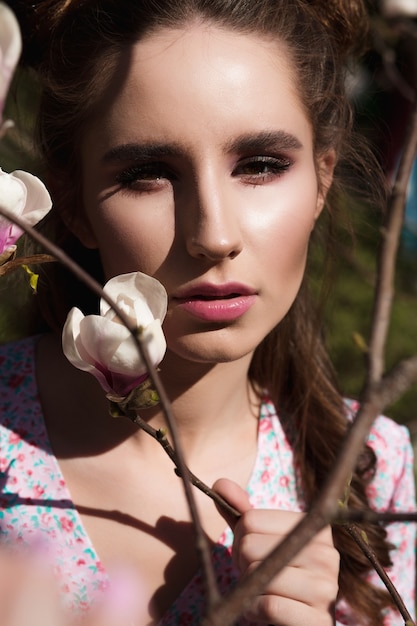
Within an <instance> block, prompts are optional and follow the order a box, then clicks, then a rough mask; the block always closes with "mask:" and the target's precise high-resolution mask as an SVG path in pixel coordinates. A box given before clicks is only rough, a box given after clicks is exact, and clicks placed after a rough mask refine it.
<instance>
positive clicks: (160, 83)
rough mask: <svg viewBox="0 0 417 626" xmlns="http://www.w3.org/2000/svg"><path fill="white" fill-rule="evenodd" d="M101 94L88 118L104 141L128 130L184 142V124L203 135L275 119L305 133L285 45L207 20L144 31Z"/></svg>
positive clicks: (242, 129)
mask: <svg viewBox="0 0 417 626" xmlns="http://www.w3.org/2000/svg"><path fill="white" fill-rule="evenodd" d="M108 94H109V96H108V97H107V98H106V99H105V101H104V102H103V104H102V106H101V107H100V109H99V111H98V116H97V117H96V120H95V122H93V124H92V128H96V129H97V128H100V137H102V139H103V140H105V136H106V135H109V134H115V133H116V134H118V135H122V136H119V137H118V141H125V142H129V141H130V139H131V138H130V137H129V133H131V132H132V131H133V132H134V133H135V134H136V133H137V134H139V136H142V135H150V136H152V139H158V140H161V141H162V140H164V139H165V138H166V136H167V135H169V136H170V139H172V140H175V141H178V140H181V139H182V140H184V141H186V138H185V134H186V133H185V131H186V129H187V128H189V127H190V125H191V123H194V125H197V126H198V125H199V123H200V133H201V137H202V140H204V136H205V135H207V136H208V135H210V138H213V137H216V136H217V137H219V138H220V137H222V139H223V140H226V139H227V138H226V137H224V133H225V130H226V129H227V131H228V132H230V135H231V137H232V135H233V133H238V134H242V132H245V131H251V130H253V131H254V132H259V131H264V130H265V129H269V127H271V126H273V127H275V126H276V125H277V124H278V125H279V126H282V125H284V126H286V125H290V126H291V127H292V130H295V129H298V132H300V133H309V132H310V124H309V120H308V116H307V115H306V113H305V110H304V106H303V104H302V101H301V98H300V96H299V94H298V91H297V82H296V80H295V70H294V68H293V66H292V61H291V58H290V55H289V53H288V51H287V49H286V47H285V45H284V44H283V43H281V42H279V41H272V40H271V39H270V38H266V37H263V36H261V35H258V34H255V33H254V34H242V33H238V32H236V31H232V30H228V29H225V28H221V27H219V26H215V25H212V24H191V25H188V26H187V27H184V28H181V29H171V28H163V29H160V30H157V31H155V32H152V33H151V34H148V35H147V36H146V37H144V38H143V39H141V40H140V41H139V42H137V43H136V44H135V45H133V46H132V47H131V48H130V49H129V50H128V51H126V53H125V55H124V57H123V61H122V63H121V67H120V74H119V77H118V81H117V85H116V84H115V88H114V89H110V90H109V91H108ZM173 135H175V137H174V136H173Z"/></svg>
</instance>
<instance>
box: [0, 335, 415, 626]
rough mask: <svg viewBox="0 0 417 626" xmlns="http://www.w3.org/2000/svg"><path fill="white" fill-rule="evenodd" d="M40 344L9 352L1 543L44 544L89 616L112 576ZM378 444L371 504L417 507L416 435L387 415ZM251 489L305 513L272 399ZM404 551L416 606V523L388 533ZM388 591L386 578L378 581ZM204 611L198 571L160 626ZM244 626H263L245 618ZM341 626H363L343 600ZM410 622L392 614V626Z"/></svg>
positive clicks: (404, 577)
mask: <svg viewBox="0 0 417 626" xmlns="http://www.w3.org/2000/svg"><path fill="white" fill-rule="evenodd" d="M36 340H37V338H36V337H31V338H27V339H23V340H21V341H18V342H14V343H11V344H7V345H5V346H0V541H2V542H4V543H7V544H13V545H17V544H26V545H34V546H41V547H42V549H43V550H47V552H48V554H49V556H50V559H51V562H52V563H53V564H54V569H55V571H56V574H57V576H58V580H59V581H60V585H61V589H62V595H63V598H64V600H65V604H66V605H67V606H68V607H70V608H71V609H72V610H73V611H74V612H77V613H82V612H84V611H88V610H89V609H90V608H91V606H92V605H93V604H94V603H95V602H97V601H99V600H100V597H102V595H103V592H104V590H105V589H106V588H107V587H108V585H109V574H108V573H107V572H106V570H105V568H104V567H103V565H102V563H101V561H100V557H99V555H98V554H97V553H96V551H95V549H94V546H93V545H92V542H91V540H90V538H89V536H88V534H87V532H86V530H85V528H84V527H83V523H82V521H81V518H80V515H79V513H78V511H77V509H76V508H75V506H74V503H73V502H72V499H71V494H70V493H69V491H68V488H67V486H66V484H65V480H64V477H63V475H62V473H61V471H60V467H59V464H58V461H57V459H56V458H55V456H54V454H53V451H52V449H51V445H50V442H49V439H48V434H47V431H46V428H45V423H44V419H43V416H42V409H41V406H40V402H39V397H38V392H37V387H36V378H35V373H34V349H35V344H36ZM350 408H351V409H352V411H354V410H355V409H356V408H357V407H356V406H355V404H354V403H351V405H350ZM369 443H370V445H371V446H372V447H373V449H374V450H375V452H376V454H377V458H378V466H377V472H376V476H375V478H374V480H373V481H372V483H371V484H370V486H369V498H370V504H371V506H372V507H373V508H374V509H376V510H379V511H387V510H389V511H411V510H415V496H414V479H413V456H412V449H411V445H410V441H409V437H408V432H407V430H406V429H405V428H404V427H402V426H398V425H397V424H395V423H394V422H393V421H391V420H389V419H388V418H386V417H379V418H378V419H377V420H376V421H375V422H374V425H373V427H372V431H371V433H370V436H369ZM247 491H248V493H249V496H250V500H251V503H252V505H253V506H254V507H256V508H270V509H282V510H290V511H302V510H303V508H304V506H303V502H302V499H301V498H300V496H299V494H298V492H297V487H296V479H295V472H294V464H293V454H292V450H291V446H290V445H289V443H288V440H287V438H286V436H285V433H284V431H283V428H282V426H281V423H280V421H279V418H278V416H277V414H276V410H275V408H274V406H273V405H272V403H271V402H269V401H268V400H267V399H266V400H265V401H264V402H263V404H262V407H261V413H260V419H259V429H258V453H257V458H256V463H255V466H254V468H253V471H252V475H251V478H250V480H249V484H248V486H247ZM387 531H388V540H389V541H390V542H391V543H392V544H394V546H395V550H394V551H393V552H392V555H391V556H392V560H393V567H392V568H391V570H390V571H389V574H390V576H391V578H392V579H393V582H394V584H395V585H396V586H397V588H398V590H399V591H400V593H401V595H402V597H403V599H404V601H405V603H406V605H407V607H408V608H409V610H410V607H411V610H412V607H414V572H415V562H414V558H415V555H414V545H415V525H414V524H404V523H394V524H390V525H388V527H387ZM232 541H233V535H232V531H231V530H230V528H225V530H224V532H223V534H222V535H221V537H220V538H219V540H218V542H217V544H216V545H215V546H214V548H213V552H212V556H213V563H214V569H215V572H216V576H217V582H218V586H219V589H220V591H221V593H224V594H225V593H227V592H228V591H229V590H230V589H231V588H232V587H233V586H234V585H235V584H236V581H237V579H238V572H237V570H236V568H235V567H234V565H233V563H232V560H231V545H232ZM371 577H372V580H373V581H374V582H375V584H377V585H380V584H381V583H380V581H379V579H378V577H377V576H376V574H371ZM203 611H204V587H203V580H202V576H201V573H199V572H197V573H196V574H195V576H194V577H193V578H192V579H191V580H190V582H189V584H188V585H187V586H186V587H185V589H184V590H183V591H182V593H181V594H180V596H179V597H178V598H177V599H176V601H175V602H174V604H173V605H172V606H171V608H170V609H169V610H168V611H167V612H166V614H165V615H164V616H163V618H162V619H161V620H160V622H159V626H173V625H176V624H181V625H182V626H187V625H188V624H189V625H194V624H198V623H200V621H201V616H202V614H203ZM238 623H239V626H250V625H252V624H253V623H252V622H249V621H247V620H246V619H243V618H242V619H240V621H239V622H238ZM337 623H338V624H344V625H351V626H354V625H355V624H357V622H356V621H355V618H354V617H353V616H352V614H351V612H350V610H349V607H348V606H346V605H345V604H344V603H343V602H340V603H339V604H338V607H337ZM402 624H403V620H402V619H401V617H400V616H399V615H398V614H397V613H396V612H395V611H391V610H389V611H387V613H386V616H385V619H384V625H385V626H397V625H398V626H400V625H402Z"/></svg>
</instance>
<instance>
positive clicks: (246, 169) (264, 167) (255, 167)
mask: <svg viewBox="0 0 417 626" xmlns="http://www.w3.org/2000/svg"><path fill="white" fill-rule="evenodd" d="M292 164H293V162H292V161H291V160H290V159H289V158H287V157H272V156H255V157H247V158H245V159H242V160H241V161H239V163H238V165H237V166H236V168H235V169H234V171H233V175H234V176H239V177H240V178H241V179H243V181H244V182H246V183H249V184H251V185H262V184H264V183H268V182H270V181H272V180H275V179H276V178H278V177H280V176H282V175H283V174H284V173H285V172H286V171H287V170H289V169H290V167H291V166H292Z"/></svg>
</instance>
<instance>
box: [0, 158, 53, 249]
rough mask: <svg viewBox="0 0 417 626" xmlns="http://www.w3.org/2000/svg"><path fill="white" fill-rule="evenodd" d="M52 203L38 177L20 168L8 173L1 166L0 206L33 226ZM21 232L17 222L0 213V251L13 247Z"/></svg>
mask: <svg viewBox="0 0 417 626" xmlns="http://www.w3.org/2000/svg"><path fill="white" fill-rule="evenodd" d="M51 206H52V202H51V197H50V195H49V193H48V191H47V189H46V187H45V185H44V184H43V182H42V181H40V180H39V178H37V177H36V176H33V175H32V174H29V173H28V172H23V171H21V170H16V171H15V172H12V173H11V174H7V173H6V172H3V171H2V169H1V168H0V207H3V208H5V209H7V210H8V211H10V212H11V213H13V214H14V215H16V216H18V217H22V218H24V219H25V222H26V223H27V224H28V226H34V225H35V224H37V223H38V222H39V221H40V220H41V219H42V218H43V217H44V216H45V215H46V214H47V213H48V211H49V210H50V208H51ZM22 234H23V231H22V230H21V229H20V228H19V227H18V226H16V225H15V224H11V223H10V222H9V221H8V220H7V219H6V218H5V217H3V216H2V215H0V255H2V254H3V253H4V252H5V251H7V250H9V249H10V248H12V247H13V245H14V243H15V242H16V241H17V240H18V239H19V237H20V236H21V235H22Z"/></svg>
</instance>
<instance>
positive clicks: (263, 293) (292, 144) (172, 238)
mask: <svg viewBox="0 0 417 626" xmlns="http://www.w3.org/2000/svg"><path fill="white" fill-rule="evenodd" d="M255 48H256V54H254V52H255ZM276 52H277V45H276V44H275V43H268V42H264V41H258V40H256V39H255V38H253V39H252V38H248V37H246V36H240V35H233V36H232V37H231V36H230V33H224V32H222V31H221V30H218V29H214V28H210V27H209V28H208V27H200V28H197V27H194V28H192V29H191V30H189V31H187V32H186V33H183V32H179V31H173V32H170V31H168V32H165V31H162V32H161V33H158V34H156V35H153V36H152V37H149V38H148V39H146V40H145V41H142V42H141V43H140V44H139V45H138V46H136V48H135V49H134V51H133V54H132V58H131V70H130V71H129V72H128V74H127V77H126V81H125V84H124V85H123V87H122V90H121V92H120V93H117V97H115V98H114V100H113V101H110V102H109V104H108V107H107V108H106V111H105V114H104V115H102V116H99V117H98V118H97V121H96V123H93V124H92V125H91V126H90V127H89V129H88V132H87V134H86V137H85V140H84V144H83V157H84V158H83V165H84V167H83V180H84V202H85V210H86V214H87V216H88V219H89V221H90V223H91V228H92V236H91V239H87V241H86V243H88V244H89V245H93V246H94V245H97V246H98V247H99V248H100V251H101V256H102V260H103V265H104V269H105V273H106V275H107V278H110V277H111V276H113V275H116V274H120V273H123V272H130V271H133V270H138V269H139V270H141V271H143V272H145V273H148V274H150V275H152V276H155V277H156V278H158V279H159V280H160V281H161V282H162V283H163V285H164V286H165V288H166V289H167V291H168V295H169V297H170V306H169V312H168V315H167V319H166V321H165V324H164V330H165V333H166V336H167V341H168V348H169V350H170V351H172V352H174V353H176V354H178V355H180V356H181V357H184V358H185V359H191V360H193V361H203V362H213V361H214V362H217V361H219V360H220V361H223V360H232V359H237V358H239V357H240V356H243V355H245V354H248V353H251V352H252V351H253V350H254V348H255V347H256V346H257V345H258V343H259V342H260V341H261V340H262V339H263V337H264V336H265V335H266V334H267V333H268V332H269V331H270V330H271V329H272V328H273V327H274V326H275V325H276V324H277V323H278V322H279V321H280V320H281V319H282V317H283V316H284V315H285V313H286V312H287V311H288V309H289V307H290V305H291V304H292V302H293V300H294V298H295V295H296V293H297V291H298V288H299V285H300V282H301V279H302V276H303V272H304V266H305V259H306V253H307V246H308V241H309V237H310V233H311V230H312V228H313V227H314V223H315V220H316V218H317V216H318V214H319V212H320V210H321V208H322V198H321V196H320V195H318V189H317V187H318V185H317V175H316V168H315V163H314V159H313V150H312V130H311V127H310V124H309V121H308V119H307V117H306V114H305V112H304V109H303V107H302V105H301V103H300V100H299V97H298V96H297V94H296V93H295V92H294V90H293V87H292V74H291V71H292V70H291V68H290V67H289V66H288V63H287V59H286V56H285V55H284V54H281V55H277V54H276ZM179 68H180V70H179ZM266 96H267V97H266ZM230 282H238V283H240V284H244V285H245V286H247V287H248V288H249V289H250V290H251V291H253V293H254V294H255V298H254V303H253V305H252V306H251V307H250V308H249V310H248V311H247V312H246V313H245V314H244V315H243V316H242V317H240V318H239V319H237V320H234V321H233V322H232V323H227V324H223V323H220V324H218V323H216V322H213V323H208V322H207V321H206V320H204V321H201V320H200V319H197V318H195V317H194V316H193V315H190V314H189V313H188V312H187V311H184V310H183V309H181V307H179V306H178V301H177V300H176V299H175V295H177V294H178V292H179V291H180V290H184V289H185V290H186V289H187V288H189V287H193V286H195V285H197V284H201V283H210V284H214V285H219V284H220V285H223V284H225V283H226V284H227V283H230Z"/></svg>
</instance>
